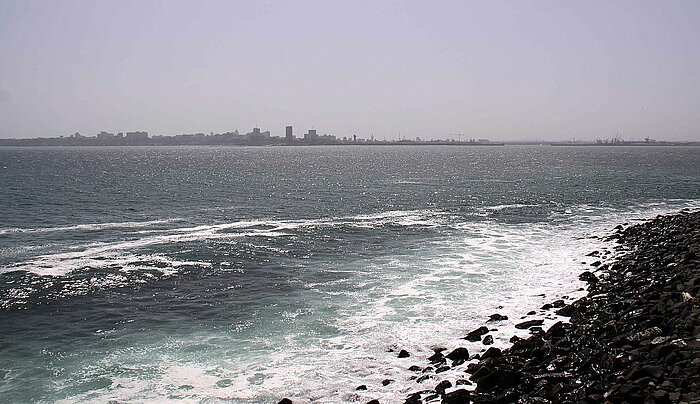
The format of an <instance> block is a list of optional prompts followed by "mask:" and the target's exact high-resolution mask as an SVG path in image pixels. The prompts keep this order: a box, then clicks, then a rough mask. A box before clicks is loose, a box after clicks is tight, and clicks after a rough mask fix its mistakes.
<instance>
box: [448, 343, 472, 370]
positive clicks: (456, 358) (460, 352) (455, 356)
mask: <svg viewBox="0 0 700 404" xmlns="http://www.w3.org/2000/svg"><path fill="white" fill-rule="evenodd" d="M446 357H447V359H449V360H451V361H452V366H458V365H461V364H462V363H464V362H466V361H468V360H469V351H468V350H467V348H463V347H459V348H456V349H455V350H453V351H452V352H450V353H448V354H447V356H446Z"/></svg>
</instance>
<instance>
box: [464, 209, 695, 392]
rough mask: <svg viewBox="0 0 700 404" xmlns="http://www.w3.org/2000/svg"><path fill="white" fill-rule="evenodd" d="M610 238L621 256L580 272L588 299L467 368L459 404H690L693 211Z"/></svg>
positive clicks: (692, 387)
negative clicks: (466, 388) (467, 385)
mask: <svg viewBox="0 0 700 404" xmlns="http://www.w3.org/2000/svg"><path fill="white" fill-rule="evenodd" d="M610 239H612V240H616V241H617V242H619V243H620V247H622V249H621V251H623V252H621V253H620V256H619V257H618V259H617V260H615V261H614V262H613V263H611V264H608V265H600V266H599V267H598V268H597V269H596V270H594V271H591V272H584V273H583V274H581V279H582V280H584V281H586V282H587V283H588V295H587V296H586V297H584V298H581V299H579V300H577V301H575V302H573V303H572V304H569V305H566V306H564V307H562V308H561V309H559V310H558V311H557V314H559V315H561V316H566V317H570V321H569V322H557V323H555V324H554V325H553V326H551V327H550V328H549V329H548V330H547V331H541V330H538V329H535V330H534V331H533V332H532V334H533V335H532V336H530V337H529V338H526V339H519V338H514V339H513V345H512V346H511V347H510V348H509V349H506V350H504V351H503V352H499V353H498V354H496V355H492V356H491V357H489V358H486V359H483V358H482V359H481V360H480V361H479V362H478V363H472V364H470V365H469V366H468V368H467V371H468V372H469V373H470V374H471V376H470V378H469V379H470V380H471V381H473V382H475V383H476V388H475V390H474V391H473V392H471V393H470V395H469V398H468V399H466V400H464V401H463V402H469V401H471V402H475V403H508V402H521V403H550V402H551V403H569V402H571V403H601V402H611V403H621V402H629V403H637V402H639V403H642V402H643V403H679V402H681V403H682V402H686V403H694V402H700V341H699V339H700V212H694V213H690V212H687V211H682V212H680V213H679V214H675V215H668V216H659V217H657V218H656V219H653V220H650V221H648V222H645V223H642V224H638V225H635V226H631V227H628V228H622V227H618V230H617V231H616V232H615V233H614V234H613V235H612V236H611V237H610ZM596 254H597V252H593V253H592V255H596Z"/></svg>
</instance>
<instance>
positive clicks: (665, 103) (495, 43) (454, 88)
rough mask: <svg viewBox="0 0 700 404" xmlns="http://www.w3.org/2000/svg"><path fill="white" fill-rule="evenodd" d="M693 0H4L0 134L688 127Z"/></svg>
mask: <svg viewBox="0 0 700 404" xmlns="http://www.w3.org/2000/svg"><path fill="white" fill-rule="evenodd" d="M698 20H700V3H697V2H689V1H674V2H653V1H620V2H612V3H611V2H593V3H590V2H567V3H542V2H458V1H441V2H436V3H429V4H428V3H421V2H410V1H409V2H400V3H398V2H321V1H301V2H294V3H287V2H278V1H269V2H253V3H247V2H223V1H207V2H190V1H170V2H167V3H160V2H155V1H145V2H144V1H124V2H109V1H74V2H60V1H59V2H41V1H35V0H27V1H15V0H0V54H2V55H3V57H2V58H0V138H13V137H17V138H27V137H48V136H55V135H56V134H67V133H74V132H76V131H77V132H81V133H98V132H99V131H101V130H104V128H141V130H145V131H148V132H150V133H162V134H170V135H172V134H179V133H193V132H197V131H204V133H209V132H224V131H227V130H230V124H231V122H235V123H236V125H238V127H239V128H240V127H246V128H247V127H267V128H273V127H274V128H276V127H277V126H278V125H279V122H291V121H295V122H296V126H298V127H318V128H326V129H325V130H326V131H327V132H329V133H338V134H352V133H358V135H362V136H370V134H372V133H374V134H375V136H380V137H386V138H390V137H396V136H398V134H399V133H400V134H401V135H402V136H406V137H408V138H415V137H417V136H421V137H425V136H444V134H451V133H465V134H467V135H468V136H472V137H477V138H480V137H484V138H491V139H513V140H518V139H519V140H525V139H530V140H532V139H544V140H556V139H571V138H580V139H595V138H601V137H608V136H613V134H615V133H620V134H622V136H623V137H626V138H630V139H632V138H638V139H642V138H645V137H652V138H656V139H659V140H679V141H682V140H700V119H699V118H697V113H696V111H697V110H700V97H698V95H697V94H700V77H699V74H700V73H698V72H700V54H699V53H698V52H697V50H696V45H697V44H696V38H698V37H699V36H700V27H698V25H697V24H696V22H697V21H698Z"/></svg>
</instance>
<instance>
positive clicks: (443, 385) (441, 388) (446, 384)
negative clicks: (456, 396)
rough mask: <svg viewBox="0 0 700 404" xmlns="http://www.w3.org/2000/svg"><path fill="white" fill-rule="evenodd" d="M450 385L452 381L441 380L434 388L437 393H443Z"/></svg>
mask: <svg viewBox="0 0 700 404" xmlns="http://www.w3.org/2000/svg"><path fill="white" fill-rule="evenodd" d="M450 387H452V383H450V381H449V380H443V381H441V382H440V383H438V384H437V386H435V389H434V390H435V392H436V393H438V394H439V395H443V394H445V390H446V389H449V388H450Z"/></svg>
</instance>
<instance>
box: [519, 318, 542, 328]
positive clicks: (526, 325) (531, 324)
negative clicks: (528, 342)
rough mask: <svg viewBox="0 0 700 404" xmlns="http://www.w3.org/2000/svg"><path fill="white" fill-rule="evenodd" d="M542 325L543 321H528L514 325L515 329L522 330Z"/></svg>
mask: <svg viewBox="0 0 700 404" xmlns="http://www.w3.org/2000/svg"><path fill="white" fill-rule="evenodd" d="M542 324H544V320H529V321H523V322H522V323H518V324H516V325H515V328H517V329H520V330H524V329H526V328H530V327H535V326H539V325H542Z"/></svg>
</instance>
